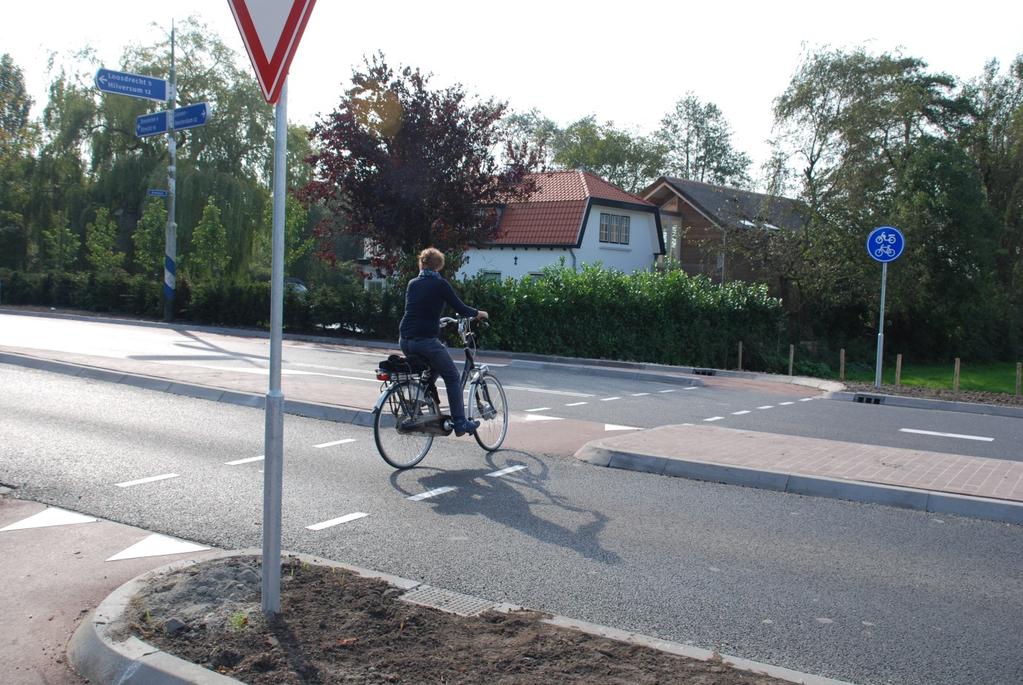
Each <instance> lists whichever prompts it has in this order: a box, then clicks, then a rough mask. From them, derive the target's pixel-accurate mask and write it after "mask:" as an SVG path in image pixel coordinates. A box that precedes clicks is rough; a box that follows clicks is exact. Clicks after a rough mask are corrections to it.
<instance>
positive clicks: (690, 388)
mask: <svg viewBox="0 0 1023 685" xmlns="http://www.w3.org/2000/svg"><path fill="white" fill-rule="evenodd" d="M682 389H683V390H699V389H700V386H698V385H690V386H689V387H688V388H682Z"/></svg>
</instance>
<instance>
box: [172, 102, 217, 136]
mask: <svg viewBox="0 0 1023 685" xmlns="http://www.w3.org/2000/svg"><path fill="white" fill-rule="evenodd" d="M209 116H210V103H208V102H199V103H196V104H194V105H189V106H188V107H178V108H177V109H176V110H174V129H175V130H177V131H180V130H181V129H184V128H195V127H196V126H205V125H206V120H207V119H208V118H209Z"/></svg>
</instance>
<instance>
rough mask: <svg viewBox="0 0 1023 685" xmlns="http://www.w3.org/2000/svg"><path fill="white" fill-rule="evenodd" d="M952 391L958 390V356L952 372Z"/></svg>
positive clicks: (956, 391)
mask: <svg viewBox="0 0 1023 685" xmlns="http://www.w3.org/2000/svg"><path fill="white" fill-rule="evenodd" d="M952 392H954V393H958V392H959V357H956V368H955V372H954V373H953V374H952Z"/></svg>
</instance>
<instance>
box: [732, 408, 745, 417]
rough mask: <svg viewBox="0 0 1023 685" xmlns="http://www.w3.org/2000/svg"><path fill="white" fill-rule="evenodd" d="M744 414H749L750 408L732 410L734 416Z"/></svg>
mask: <svg viewBox="0 0 1023 685" xmlns="http://www.w3.org/2000/svg"><path fill="white" fill-rule="evenodd" d="M743 414H749V409H743V410H742V411H733V412H732V416H742V415H743Z"/></svg>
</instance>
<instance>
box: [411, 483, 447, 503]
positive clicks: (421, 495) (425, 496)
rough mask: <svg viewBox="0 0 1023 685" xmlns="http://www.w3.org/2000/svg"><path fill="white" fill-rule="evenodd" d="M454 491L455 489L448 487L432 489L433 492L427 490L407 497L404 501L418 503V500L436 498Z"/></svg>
mask: <svg viewBox="0 0 1023 685" xmlns="http://www.w3.org/2000/svg"><path fill="white" fill-rule="evenodd" d="M456 489H457V488H453V487H451V486H450V485H445V486H444V487H442V488H434V489H433V490H427V491H426V492H421V493H419V494H418V495H412V496H411V497H408V498H406V499H408V500H410V501H412V502H419V501H420V500H424V499H429V498H431V497H436V496H437V495H443V494H444V493H446V492H453V491H454V490H456Z"/></svg>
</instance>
